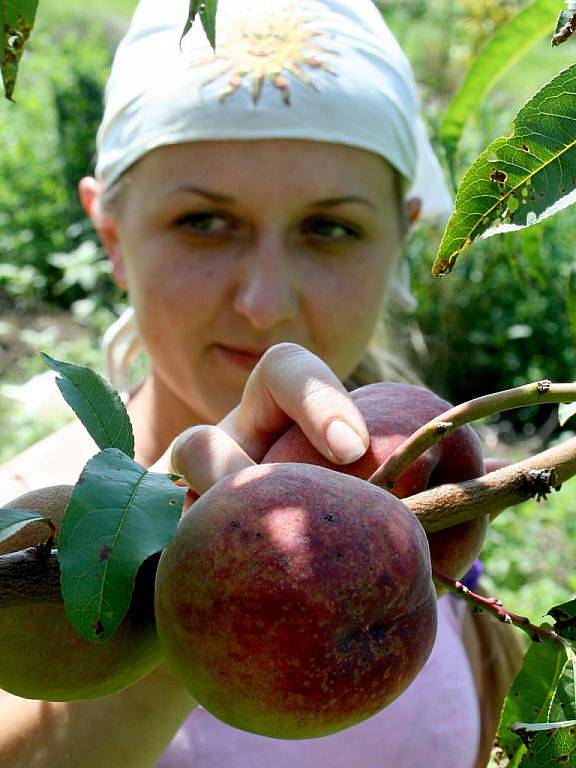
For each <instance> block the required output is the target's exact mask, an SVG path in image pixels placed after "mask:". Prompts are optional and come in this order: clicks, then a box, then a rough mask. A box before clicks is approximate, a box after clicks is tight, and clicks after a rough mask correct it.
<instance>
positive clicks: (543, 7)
mask: <svg viewBox="0 0 576 768" xmlns="http://www.w3.org/2000/svg"><path fill="white" fill-rule="evenodd" d="M557 8H558V0H534V2H532V3H529V4H528V5H527V6H526V7H525V8H522V9H521V10H520V11H518V13H517V15H516V16H514V18H513V19H512V20H511V21H510V22H508V24H506V25H505V26H503V27H502V28H501V29H499V30H498V32H497V33H496V34H495V35H494V36H493V37H492V38H491V39H490V41H489V42H488V43H487V45H486V46H485V47H484V48H483V49H482V51H481V52H480V53H479V54H478V56H477V57H476V58H475V59H474V61H473V63H472V66H471V67H470V69H469V70H468V72H467V73H466V76H465V78H464V80H463V81H462V84H461V85H460V87H459V88H458V90H457V91H456V93H455V94H454V96H453V97H452V99H451V101H450V104H449V105H448V109H447V110H446V112H445V113H444V117H443V119H442V125H441V127H440V138H441V139H442V142H443V144H444V146H445V148H446V154H447V157H448V161H449V164H450V167H451V170H452V173H453V174H454V167H453V165H454V157H455V154H456V149H457V147H458V143H459V141H460V137H461V135H462V131H463V130H464V126H465V125H466V122H467V121H468V120H469V119H470V118H471V116H472V115H473V114H475V113H477V112H478V111H479V109H480V107H481V105H482V102H483V101H484V99H485V98H486V96H487V94H488V93H489V91H490V89H491V88H492V87H493V86H494V84H495V83H496V82H497V81H498V79H499V78H501V77H502V76H503V75H504V73H505V72H507V71H508V69H510V67H511V66H512V65H513V64H514V63H515V62H517V61H518V60H519V59H520V58H522V56H524V55H525V54H526V53H527V52H528V51H529V50H531V49H532V48H533V47H534V45H535V44H536V43H538V42H539V41H540V40H541V39H542V38H543V37H546V35H548V34H549V32H550V20H551V19H552V18H553V14H554V13H555V12H556V10H557Z"/></svg>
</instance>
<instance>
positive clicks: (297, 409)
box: [218, 343, 370, 464]
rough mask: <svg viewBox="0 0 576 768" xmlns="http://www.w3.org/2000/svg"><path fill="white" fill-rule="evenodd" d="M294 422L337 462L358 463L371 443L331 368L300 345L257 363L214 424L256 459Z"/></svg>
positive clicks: (283, 347)
mask: <svg viewBox="0 0 576 768" xmlns="http://www.w3.org/2000/svg"><path fill="white" fill-rule="evenodd" d="M292 422H296V423H297V424H298V425H299V426H300V428H301V429H302V431H303V432H304V434H305V435H306V437H307V438H308V439H309V440H310V442H311V443H312V444H313V445H314V447H315V448H316V449H317V450H318V451H320V453H321V454H322V455H323V456H325V457H326V458H327V459H328V460H329V461H332V462H335V463H337V464H349V463H351V462H353V461H356V460H357V459H359V458H360V456H362V455H363V454H364V453H365V451H366V450H367V448H368V445H369V442H370V436H369V434H368V429H367V427H366V423H365V421H364V418H363V417H362V414H361V413H360V411H359V410H358V408H357V407H356V405H355V404H354V402H353V401H352V399H351V397H350V395H349V394H348V392H347V391H346V389H345V387H344V385H343V384H342V382H341V381H340V380H339V379H338V377H337V376H336V375H335V374H334V372H333V371H332V370H331V369H330V367H329V366H328V365H327V364H326V363H325V362H324V361H323V360H322V359H321V358H319V357H318V356H317V355H315V354H313V353H312V352H310V351H309V350H307V349H305V348H304V347H301V346H299V345H297V344H291V343H284V344H277V345H275V346H273V347H270V349H268V350H267V352H266V353H265V354H264V355H263V357H262V358H261V359H260V361H259V362H258V364H257V365H256V367H255V368H254V370H253V371H252V373H251V374H250V377H249V378H248V381H247V382H246V386H245V388H244V392H243V395H242V400H241V401H240V404H239V405H238V406H236V408H234V410H232V411H231V412H230V413H229V414H228V415H227V416H226V417H225V418H224V419H223V420H222V421H221V422H220V424H219V425H218V426H219V427H220V429H222V430H224V431H226V432H227V433H228V434H229V435H230V436H231V437H232V438H233V439H234V440H235V441H236V443H238V445H239V446H240V447H241V448H242V449H243V450H244V451H245V452H246V453H247V454H248V455H249V456H250V457H251V458H252V459H253V460H255V461H260V460H261V459H262V458H263V456H264V455H265V454H266V452H267V451H268V449H269V448H270V446H271V445H273V443H274V442H275V441H276V439H277V438H278V437H279V436H280V435H281V434H282V433H283V432H285V431H286V429H287V428H288V427H289V426H290V425H291V424H292Z"/></svg>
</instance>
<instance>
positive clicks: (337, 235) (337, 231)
mask: <svg viewBox="0 0 576 768" xmlns="http://www.w3.org/2000/svg"><path fill="white" fill-rule="evenodd" d="M305 230H306V233H307V234H308V235H310V236H311V237H317V238H321V239H322V240H328V241H331V242H341V241H343V240H348V239H350V238H352V239H354V240H357V239H358V237H359V234H358V232H357V231H356V230H355V229H353V228H352V227H349V226H347V225H346V224H342V222H340V221H334V220H332V219H312V220H311V221H308V222H306V225H305Z"/></svg>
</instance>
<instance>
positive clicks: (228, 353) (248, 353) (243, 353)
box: [216, 344, 266, 371]
mask: <svg viewBox="0 0 576 768" xmlns="http://www.w3.org/2000/svg"><path fill="white" fill-rule="evenodd" d="M216 346H217V349H218V351H219V352H220V354H221V355H223V357H225V359H226V360H228V362H230V363H232V364H233V365H236V366H239V367H240V368H243V369H244V370H249V371H251V370H252V368H254V366H255V365H256V363H257V362H258V360H260V358H261V357H262V355H263V354H264V352H265V351H266V350H264V349H263V350H261V351H258V350H255V349H249V348H245V347H230V346H228V345H226V344H217V345H216Z"/></svg>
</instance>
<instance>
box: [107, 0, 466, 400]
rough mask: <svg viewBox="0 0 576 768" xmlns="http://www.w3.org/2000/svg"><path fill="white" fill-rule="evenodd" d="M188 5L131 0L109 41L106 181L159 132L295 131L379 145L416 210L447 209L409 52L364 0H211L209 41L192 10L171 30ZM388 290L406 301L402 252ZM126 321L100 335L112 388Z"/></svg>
mask: <svg viewBox="0 0 576 768" xmlns="http://www.w3.org/2000/svg"><path fill="white" fill-rule="evenodd" d="M188 9H189V0H140V2H139V4H138V7H137V8H136V11H135V13H134V16H133V18H132V21H131V24H130V27H129V29H128V32H127V34H126V36H125V37H124V39H123V40H122V42H121V43H120V45H119V47H118V49H117V52H116V55H115V58H114V63H113V66H112V72H111V76H110V78H109V81H108V84H107V87H106V104H105V112H104V117H103V120H102V123H101V126H100V130H99V132H98V137H97V149H98V161H97V167H96V174H97V176H98V177H99V178H100V179H101V180H102V181H103V183H104V185H105V187H106V188H108V187H110V186H111V185H112V184H114V182H115V181H117V180H118V179H119V178H120V176H121V175H122V174H123V173H124V171H126V170H127V169H128V168H129V167H130V166H131V165H132V164H133V163H135V162H136V161H137V160H138V159H139V158H141V157H142V156H143V155H145V154H146V153H147V152H149V151H151V150H153V149H155V148H157V147H161V146H165V145H168V144H179V143H184V142H191V141H202V140H210V141H214V140H223V141H224V140H234V139H236V140H237V139H241V140H257V139H271V138H275V139H277V138H286V139H291V138H292V139H307V140H311V141H322V142H329V143H337V144H345V145H348V146H354V147H359V148H361V149H365V150H368V151H370V152H374V153H375V154H378V155H380V156H382V157H383V158H385V159H386V160H387V161H388V162H389V163H390V164H391V165H392V166H393V167H394V168H396V169H397V170H398V171H399V172H400V174H401V175H402V176H403V177H404V179H405V195H406V199H410V198H413V197H417V198H419V199H420V202H421V211H420V216H421V218H425V219H434V218H436V219H446V218H447V217H448V215H449V214H450V212H451V208H452V200H451V197H450V194H449V192H448V190H447V187H446V183H445V180H444V176H443V174H442V171H441V168H440V165H439V163H438V160H437V158H436V156H435V155H434V152H433V150H432V148H431V145H430V142H429V140H428V137H427V135H426V130H425V128H424V124H423V122H422V118H421V116H420V111H419V102H418V96H417V91H416V84H415V81H414V76H413V74H412V70H411V68H410V64H409V63H408V60H407V59H406V56H405V55H404V53H403V52H402V50H401V48H400V46H399V45H398V43H397V41H396V40H395V38H394V36H393V35H392V33H391V32H390V30H389V28H388V27H387V25H386V23H385V22H384V20H383V19H382V16H381V14H380V12H379V11H378V9H377V8H376V6H375V5H374V4H373V2H372V0H348V1H347V2H342V0H219V3H218V11H217V16H216V18H217V31H216V52H214V51H213V50H212V48H211V47H210V45H209V43H208V41H207V38H206V35H205V33H204V30H203V28H202V25H201V24H200V20H199V19H197V20H196V21H195V23H194V25H193V27H192V30H191V31H190V32H189V33H188V34H187V35H186V36H185V37H184V38H183V39H182V40H181V36H182V30H183V28H184V24H185V22H186V18H187V14H188ZM390 295H391V298H392V299H393V300H394V302H395V304H396V305H397V306H398V307H400V308H403V309H410V308H413V307H414V303H415V302H414V299H413V297H412V295H411V293H410V290H409V285H408V276H407V272H406V265H405V264H402V265H401V266H400V268H399V271H398V274H397V275H396V276H395V278H394V280H393V284H392V286H391V290H390ZM130 329H132V330H133V332H134V333H136V330H135V325H134V317H133V313H132V312H131V311H129V312H128V313H127V314H126V315H125V316H124V318H123V319H121V321H120V322H119V324H118V325H117V326H116V331H115V332H114V333H112V329H111V330H110V332H109V333H108V334H107V335H106V338H105V351H106V356H107V359H108V363H109V365H108V375H109V377H110V380H111V382H112V384H114V386H116V387H117V388H119V389H121V390H122V386H124V385H125V384H126V382H125V380H124V381H123V382H120V381H117V379H118V376H117V369H118V365H117V364H114V363H113V360H114V358H115V354H116V353H115V352H114V348H115V345H118V344H119V345H120V347H121V348H122V349H131V350H132V354H133V345H132V343H131V342H130V340H129V336H130V334H129V333H128V331H129V330H130ZM123 359H124V358H123ZM115 379H116V380H115ZM121 385H122V386H121Z"/></svg>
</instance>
